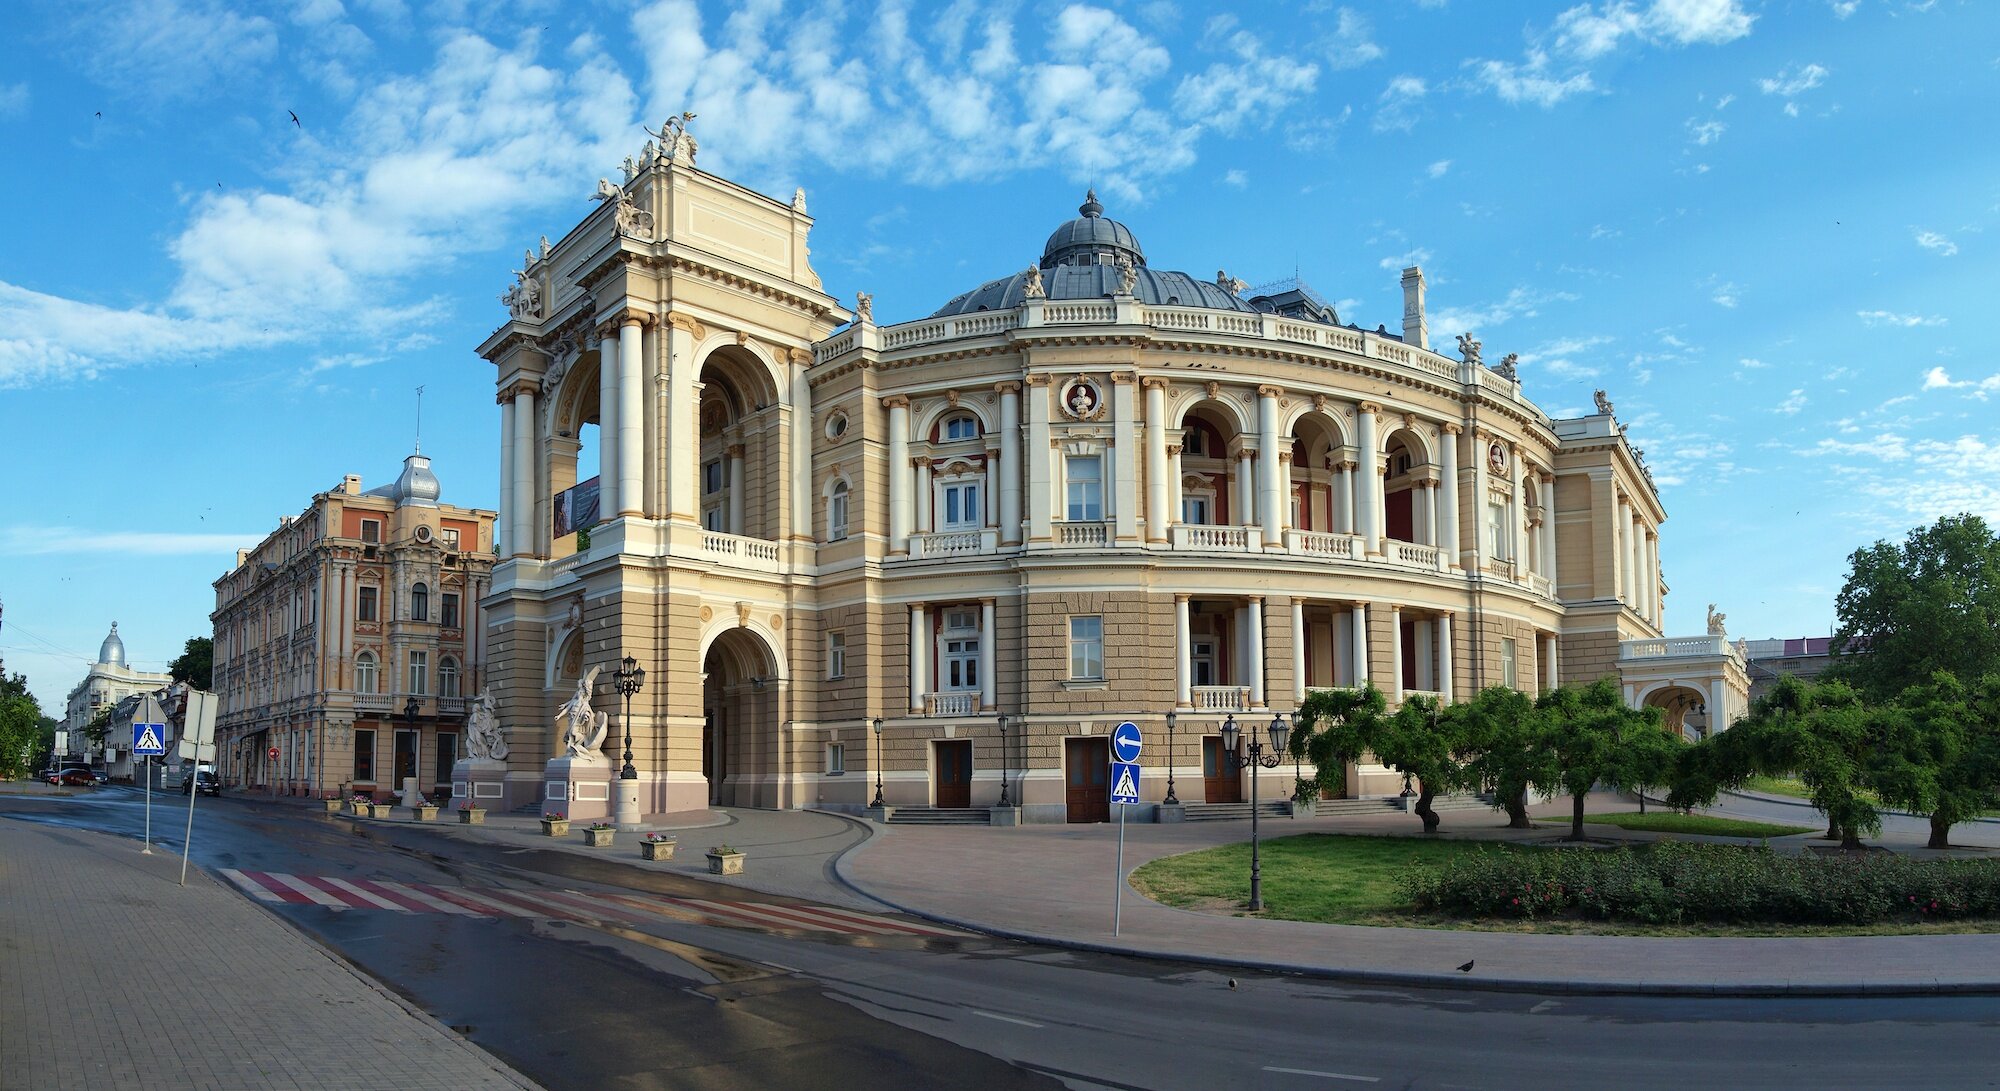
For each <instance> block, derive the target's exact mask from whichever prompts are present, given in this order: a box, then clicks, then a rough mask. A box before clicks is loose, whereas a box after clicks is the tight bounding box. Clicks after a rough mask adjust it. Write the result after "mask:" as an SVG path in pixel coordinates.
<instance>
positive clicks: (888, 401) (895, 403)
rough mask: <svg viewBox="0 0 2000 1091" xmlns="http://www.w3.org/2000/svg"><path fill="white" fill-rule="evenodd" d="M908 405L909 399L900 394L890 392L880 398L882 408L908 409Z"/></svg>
mask: <svg viewBox="0 0 2000 1091" xmlns="http://www.w3.org/2000/svg"><path fill="white" fill-rule="evenodd" d="M909 407H910V399H909V398H907V397H905V396H903V395H901V394H891V395H889V396H888V397H886V398H883V399H882V408H884V409H908V408H909Z"/></svg>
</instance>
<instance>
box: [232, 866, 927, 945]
mask: <svg viewBox="0 0 2000 1091" xmlns="http://www.w3.org/2000/svg"><path fill="white" fill-rule="evenodd" d="M222 875H223V877H224V878H226V879H228V880H229V881H230V882H231V883H233V884H235V885H236V886H237V887H238V888H240V889H242V890H243V892H244V893H246V894H248V895H250V896H251V897H253V898H256V899H257V900H259V901H262V902H266V903H269V904H272V905H318V906H324V907H326V908H328V909H334V910H347V909H374V910H386V911H389V912H392V913H444V914H452V915H456V916H461V917H484V918H492V917H530V918H538V919H554V920H575V921H584V920H594V919H598V918H610V919H614V920H619V921H624V922H626V923H633V924H644V923H648V922H650V921H653V920H656V919H658V918H660V917H668V918H672V919H675V920H682V921H689V922H693V923H702V924H719V925H725V926H729V927H735V928H743V927H750V928H761V929H775V930H780V931H790V932H839V933H846V934H850V935H876V936H927V937H956V936H964V935H966V933H964V932H958V931H953V930H952V929H949V928H942V927H939V926H936V925H930V924H921V923H917V922H914V921H906V920H897V919H892V918H889V917H883V916H878V915H876V914H873V913H864V912H860V911H858V910H852V909H836V908H834V907H832V906H825V905H806V904H802V903H796V902H784V903H780V902H725V901H713V900H710V899H706V898H670V897H666V896H663V895H658V894H643V893H637V892H619V893H609V892H605V893H589V894H586V893H582V892H579V891H574V890H568V891H552V890H499V889H494V888H491V887H483V888H479V889H471V888H467V887H447V886H434V885H432V884H429V883H399V882H392V881H390V880H388V879H344V878H340V877H338V876H332V875H290V874H286V873H284V872H265V871H239V870H237V869H235V868H225V869H223V871H222Z"/></svg>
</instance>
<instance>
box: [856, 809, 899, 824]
mask: <svg viewBox="0 0 2000 1091" xmlns="http://www.w3.org/2000/svg"><path fill="white" fill-rule="evenodd" d="M861 813H862V814H863V815H864V816H866V817H867V818H868V820H869V821H871V822H883V823H886V822H888V821H889V816H890V815H893V814H895V813H896V808H894V807H890V806H882V807H869V808H867V809H866V810H864V811H862V812H861Z"/></svg>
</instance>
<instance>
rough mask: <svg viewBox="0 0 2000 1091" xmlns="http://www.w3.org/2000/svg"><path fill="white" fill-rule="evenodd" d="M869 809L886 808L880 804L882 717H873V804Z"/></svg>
mask: <svg viewBox="0 0 2000 1091" xmlns="http://www.w3.org/2000/svg"><path fill="white" fill-rule="evenodd" d="M869 806H870V807H882V806H887V804H884V803H883V802H882V717H880V716H877V717H875V802H873V803H870V804H869Z"/></svg>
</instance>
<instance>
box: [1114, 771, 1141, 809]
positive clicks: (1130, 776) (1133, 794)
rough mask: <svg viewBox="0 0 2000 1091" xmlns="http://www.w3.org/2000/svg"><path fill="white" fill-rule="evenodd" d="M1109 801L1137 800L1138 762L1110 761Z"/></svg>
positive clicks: (1126, 801)
mask: <svg viewBox="0 0 2000 1091" xmlns="http://www.w3.org/2000/svg"><path fill="white" fill-rule="evenodd" d="M1111 802H1113V803H1137V802H1139V763H1138V762H1136V761H1114V762H1112V763H1111Z"/></svg>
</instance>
